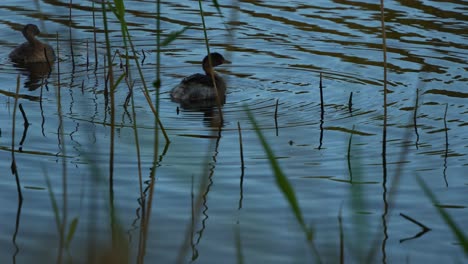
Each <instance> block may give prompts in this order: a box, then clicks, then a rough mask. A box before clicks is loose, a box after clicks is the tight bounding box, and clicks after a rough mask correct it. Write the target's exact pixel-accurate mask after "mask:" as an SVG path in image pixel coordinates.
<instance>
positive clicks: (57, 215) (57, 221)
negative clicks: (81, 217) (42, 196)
mask: <svg viewBox="0 0 468 264" xmlns="http://www.w3.org/2000/svg"><path fill="white" fill-rule="evenodd" d="M44 175H45V180H46V184H47V190H48V192H49V197H50V202H51V203H52V209H53V210H54V216H55V224H56V225H57V230H59V231H60V224H61V220H60V213H59V208H58V205H57V200H55V194H54V191H53V190H52V184H50V179H49V175H48V174H47V173H45V171H44Z"/></svg>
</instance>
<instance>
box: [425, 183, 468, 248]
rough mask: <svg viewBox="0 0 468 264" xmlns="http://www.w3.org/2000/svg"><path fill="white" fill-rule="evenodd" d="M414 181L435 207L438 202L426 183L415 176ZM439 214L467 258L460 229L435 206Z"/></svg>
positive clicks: (466, 242)
mask: <svg viewBox="0 0 468 264" xmlns="http://www.w3.org/2000/svg"><path fill="white" fill-rule="evenodd" d="M416 180H417V181H418V184H419V186H420V187H421V189H422V190H423V191H424V194H425V195H426V196H427V197H429V199H430V200H431V202H432V203H433V204H434V205H435V204H438V203H439V202H438V201H437V198H436V197H435V195H434V193H433V192H432V191H431V190H430V189H429V187H428V186H427V185H426V182H424V180H423V179H421V177H419V176H416ZM435 208H436V209H437V211H438V213H439V215H440V216H441V217H442V219H444V221H445V223H446V224H447V225H448V226H449V227H450V230H452V232H453V234H454V235H455V237H456V238H457V240H458V242H459V243H460V245H461V246H462V248H463V251H464V252H465V255H467V256H468V237H467V236H466V235H465V234H463V232H462V229H461V228H460V227H459V226H457V224H456V223H455V221H453V219H452V217H451V216H450V215H449V214H448V213H447V211H446V210H445V209H444V208H442V207H440V206H436V207H435Z"/></svg>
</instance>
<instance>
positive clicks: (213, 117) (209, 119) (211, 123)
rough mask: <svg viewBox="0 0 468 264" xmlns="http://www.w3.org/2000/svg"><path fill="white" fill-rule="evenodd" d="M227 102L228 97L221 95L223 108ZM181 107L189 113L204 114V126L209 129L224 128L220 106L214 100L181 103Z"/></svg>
mask: <svg viewBox="0 0 468 264" xmlns="http://www.w3.org/2000/svg"><path fill="white" fill-rule="evenodd" d="M221 96H222V97H221ZM225 102H226V96H225V95H224V94H223V95H220V104H221V106H223V105H224V103H225ZM180 107H181V108H182V109H183V110H185V111H187V112H202V113H203V124H204V125H205V126H207V127H212V128H220V127H223V126H224V122H223V120H224V119H223V117H222V116H221V113H220V112H219V111H218V104H217V103H216V101H214V100H205V101H198V102H189V103H184V102H180Z"/></svg>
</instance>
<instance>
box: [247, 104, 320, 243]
mask: <svg viewBox="0 0 468 264" xmlns="http://www.w3.org/2000/svg"><path fill="white" fill-rule="evenodd" d="M245 109H246V111H247V115H248V117H249V120H250V122H251V123H252V125H253V127H254V130H255V132H256V133H257V136H258V138H259V139H260V143H261V144H262V146H263V149H264V151H265V153H266V154H267V157H268V160H269V162H270V165H271V168H272V170H273V176H274V177H275V180H276V185H278V187H279V188H280V190H281V192H282V193H283V194H284V196H285V197H286V199H287V201H288V203H289V205H290V206H291V208H292V210H293V212H294V215H295V216H296V219H297V221H298V222H299V224H300V225H301V227H302V228H303V230H304V232H305V233H306V236H307V239H308V240H311V239H312V232H311V231H310V230H309V228H307V226H306V224H305V222H304V218H303V217H302V212H301V208H300V207H299V202H298V201H297V198H296V194H295V192H294V189H293V187H292V185H291V184H290V183H289V180H288V178H287V177H286V175H285V174H284V173H283V170H282V169H281V167H280V166H279V164H278V162H277V161H276V159H275V155H274V153H273V150H272V149H271V148H270V146H269V145H268V142H267V141H266V139H265V137H264V136H263V133H262V132H261V131H260V128H259V127H258V124H257V121H256V120H255V118H254V116H253V114H252V112H250V110H249V109H248V108H247V107H245Z"/></svg>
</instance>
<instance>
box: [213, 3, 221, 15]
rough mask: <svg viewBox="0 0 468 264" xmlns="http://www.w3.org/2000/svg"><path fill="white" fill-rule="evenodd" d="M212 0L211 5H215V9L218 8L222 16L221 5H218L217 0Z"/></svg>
mask: <svg viewBox="0 0 468 264" xmlns="http://www.w3.org/2000/svg"><path fill="white" fill-rule="evenodd" d="M212 1H213V5H214V6H215V7H216V10H218V14H219V15H220V16H223V13H221V7H220V6H219V3H218V0H212Z"/></svg>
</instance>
